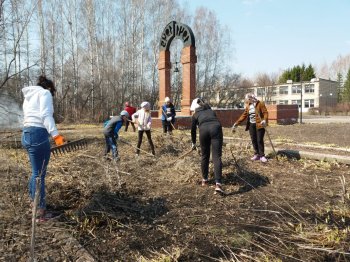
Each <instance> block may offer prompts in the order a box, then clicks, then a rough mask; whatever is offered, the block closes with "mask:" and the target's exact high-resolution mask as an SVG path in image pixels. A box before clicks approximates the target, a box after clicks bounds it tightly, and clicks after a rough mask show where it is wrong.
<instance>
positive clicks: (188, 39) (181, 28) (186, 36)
mask: <svg viewBox="0 0 350 262" xmlns="http://www.w3.org/2000/svg"><path fill="white" fill-rule="evenodd" d="M174 38H175V39H180V40H181V41H182V42H183V43H184V46H195V40H194V35H193V32H192V30H191V28H190V27H188V26H187V25H185V24H181V23H178V22H176V21H172V22H170V23H169V24H168V25H167V26H166V27H165V29H164V31H163V33H162V35H161V38H160V49H161V50H169V47H170V44H171V42H172V40H173V39H174Z"/></svg>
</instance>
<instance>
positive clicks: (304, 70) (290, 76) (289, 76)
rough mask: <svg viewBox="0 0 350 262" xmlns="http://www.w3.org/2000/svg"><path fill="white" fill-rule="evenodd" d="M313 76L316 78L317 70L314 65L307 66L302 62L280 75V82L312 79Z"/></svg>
mask: <svg viewBox="0 0 350 262" xmlns="http://www.w3.org/2000/svg"><path fill="white" fill-rule="evenodd" d="M312 78H315V70H314V68H313V67H312V65H311V64H310V65H309V66H308V67H305V64H302V65H301V66H300V65H297V66H294V67H293V68H292V69H289V68H288V69H287V70H285V71H284V72H283V73H282V75H281V76H280V77H279V79H278V82H279V83H286V82H287V80H293V82H300V81H301V80H302V81H310V80H311V79H312Z"/></svg>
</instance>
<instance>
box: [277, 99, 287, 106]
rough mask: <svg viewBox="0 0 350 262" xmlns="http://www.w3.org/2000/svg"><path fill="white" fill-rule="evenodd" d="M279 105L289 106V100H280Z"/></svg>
mask: <svg viewBox="0 0 350 262" xmlns="http://www.w3.org/2000/svg"><path fill="white" fill-rule="evenodd" d="M278 104H279V105H288V100H280V101H278Z"/></svg>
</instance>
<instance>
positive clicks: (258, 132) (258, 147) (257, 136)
mask: <svg viewBox="0 0 350 262" xmlns="http://www.w3.org/2000/svg"><path fill="white" fill-rule="evenodd" d="M249 134H250V138H251V139H252V143H253V148H254V154H255V155H258V156H260V157H261V156H265V148H264V135H265V128H260V129H257V128H256V124H252V123H250V124H249Z"/></svg>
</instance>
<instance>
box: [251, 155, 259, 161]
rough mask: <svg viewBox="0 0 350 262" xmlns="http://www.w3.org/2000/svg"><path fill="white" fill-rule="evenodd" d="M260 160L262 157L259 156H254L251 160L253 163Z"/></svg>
mask: <svg viewBox="0 0 350 262" xmlns="http://www.w3.org/2000/svg"><path fill="white" fill-rule="evenodd" d="M259 159H260V157H259V156H258V155H254V156H253V157H252V158H251V160H253V161H256V160H259Z"/></svg>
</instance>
